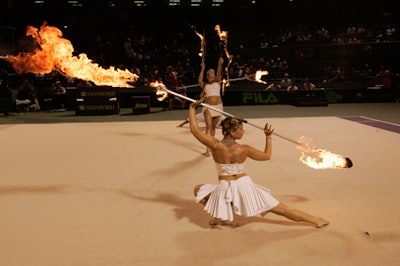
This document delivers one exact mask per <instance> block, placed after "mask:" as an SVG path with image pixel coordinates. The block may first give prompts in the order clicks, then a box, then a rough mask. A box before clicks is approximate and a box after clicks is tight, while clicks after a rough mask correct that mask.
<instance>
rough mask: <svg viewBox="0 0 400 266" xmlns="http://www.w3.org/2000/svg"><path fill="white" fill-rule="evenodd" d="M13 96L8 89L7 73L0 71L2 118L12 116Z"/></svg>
mask: <svg viewBox="0 0 400 266" xmlns="http://www.w3.org/2000/svg"><path fill="white" fill-rule="evenodd" d="M13 106H14V103H13V95H12V91H11V90H10V88H9V87H8V73H7V71H5V70H1V71H0V108H2V109H3V112H4V116H8V115H9V114H13V113H12V111H13V109H14V108H13Z"/></svg>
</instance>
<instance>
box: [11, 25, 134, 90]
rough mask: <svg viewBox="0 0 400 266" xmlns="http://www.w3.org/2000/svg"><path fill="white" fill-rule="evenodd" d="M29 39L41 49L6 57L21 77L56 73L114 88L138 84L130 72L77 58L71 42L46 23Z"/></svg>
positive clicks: (30, 30) (30, 33) (82, 56)
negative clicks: (23, 74)
mask: <svg viewBox="0 0 400 266" xmlns="http://www.w3.org/2000/svg"><path fill="white" fill-rule="evenodd" d="M26 35H27V36H32V38H33V39H34V41H35V42H36V43H37V44H38V46H39V47H38V48H35V50H34V51H33V52H29V53H20V54H18V55H17V56H12V55H7V56H5V59H6V60H7V61H8V62H10V63H11V64H12V66H13V68H14V69H15V71H16V72H17V73H18V74H22V73H37V74H48V73H50V72H51V71H53V70H56V71H58V72H59V73H61V74H62V75H64V76H69V77H73V78H79V79H82V80H86V81H92V82H93V83H95V84H96V85H105V86H113V87H133V86H132V85H130V84H128V82H135V81H137V79H138V78H139V76H137V75H136V74H134V73H131V72H129V71H128V70H121V69H115V68H114V67H110V68H109V69H104V68H101V67H99V65H98V64H96V63H92V60H90V59H89V58H88V57H87V55H86V54H79V55H78V57H76V56H73V55H72V53H73V52H74V48H73V46H72V44H71V42H70V41H69V40H67V39H64V38H62V35H63V34H62V32H61V30H59V29H58V28H56V27H51V26H48V25H47V24H46V23H44V24H43V25H42V26H41V27H40V30H39V31H38V29H37V28H35V27H32V26H28V27H27V30H26Z"/></svg>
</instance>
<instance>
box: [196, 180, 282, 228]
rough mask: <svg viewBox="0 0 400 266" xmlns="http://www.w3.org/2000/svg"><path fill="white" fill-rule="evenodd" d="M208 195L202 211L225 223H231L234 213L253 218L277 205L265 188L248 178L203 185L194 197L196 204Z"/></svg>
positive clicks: (277, 202)
mask: <svg viewBox="0 0 400 266" xmlns="http://www.w3.org/2000/svg"><path fill="white" fill-rule="evenodd" d="M208 195H209V198H208V201H207V203H206V205H205V206H204V210H205V211H206V212H207V213H209V214H210V215H211V216H212V217H214V218H220V219H222V220H225V221H233V214H234V213H235V214H237V215H240V216H246V217H249V216H255V215H257V214H262V213H265V212H267V211H269V210H270V209H272V208H274V207H275V206H277V205H278V204H279V201H278V200H277V199H275V198H274V197H273V196H272V195H271V192H270V191H269V190H268V189H267V188H265V187H263V186H260V185H258V184H256V183H254V182H253V181H252V180H251V178H250V176H243V177H241V178H239V179H237V180H233V181H226V180H220V182H219V184H204V185H202V186H201V187H200V189H199V191H198V193H197V195H196V202H197V203H198V202H200V201H201V200H202V199H204V198H205V197H207V196H208Z"/></svg>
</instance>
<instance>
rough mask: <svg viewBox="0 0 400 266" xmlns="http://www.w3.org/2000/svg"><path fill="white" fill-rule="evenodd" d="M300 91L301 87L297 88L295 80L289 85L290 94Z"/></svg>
mask: <svg viewBox="0 0 400 266" xmlns="http://www.w3.org/2000/svg"><path fill="white" fill-rule="evenodd" d="M298 89H299V87H297V85H296V82H295V81H294V80H292V82H291V84H290V85H289V87H287V91H289V92H291V91H297V90H298Z"/></svg>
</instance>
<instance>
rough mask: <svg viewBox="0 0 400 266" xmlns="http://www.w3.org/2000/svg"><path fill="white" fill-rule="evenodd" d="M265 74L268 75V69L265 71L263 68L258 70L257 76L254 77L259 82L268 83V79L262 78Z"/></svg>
mask: <svg viewBox="0 0 400 266" xmlns="http://www.w3.org/2000/svg"><path fill="white" fill-rule="evenodd" d="M264 75H268V71H267V70H264V71H263V70H257V71H256V74H255V77H254V80H255V81H257V82H259V83H264V84H267V82H266V81H263V80H261V77H262V76H264Z"/></svg>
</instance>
